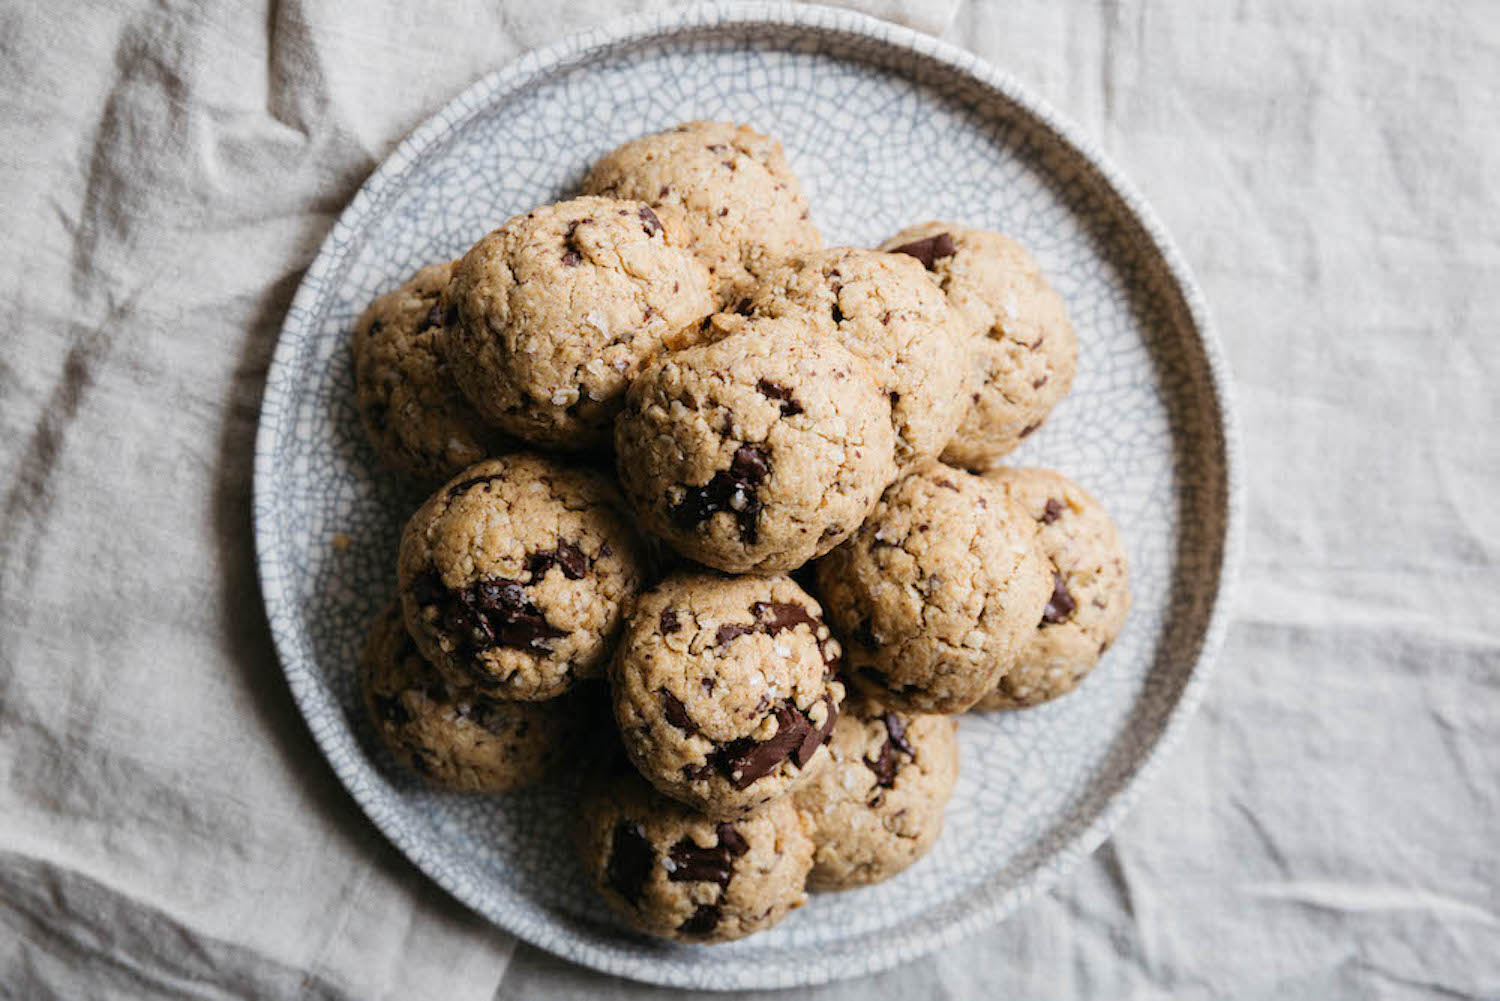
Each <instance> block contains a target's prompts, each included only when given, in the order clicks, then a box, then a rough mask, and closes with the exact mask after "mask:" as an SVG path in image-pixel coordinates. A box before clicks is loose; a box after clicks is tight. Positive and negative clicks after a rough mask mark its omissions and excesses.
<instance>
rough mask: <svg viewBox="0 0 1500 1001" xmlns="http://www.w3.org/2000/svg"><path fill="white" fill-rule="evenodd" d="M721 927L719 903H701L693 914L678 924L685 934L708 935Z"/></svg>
mask: <svg viewBox="0 0 1500 1001" xmlns="http://www.w3.org/2000/svg"><path fill="white" fill-rule="evenodd" d="M717 927H719V905H718V904H699V905H698V909H697V910H696V911H694V912H693V913H692V915H691V916H690V917H689V918H688V919H687V920H686V921H684V922H683V923H682V924H680V925H678V926H677V930H678V931H680V932H682V933H683V934H684V935H707V934H709V933H710V932H712V931H713V930H714V929H715V928H717Z"/></svg>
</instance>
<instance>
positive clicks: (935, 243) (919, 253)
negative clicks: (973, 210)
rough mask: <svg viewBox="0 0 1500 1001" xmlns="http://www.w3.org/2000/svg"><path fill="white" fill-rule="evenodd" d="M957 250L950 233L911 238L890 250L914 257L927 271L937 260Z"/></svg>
mask: <svg viewBox="0 0 1500 1001" xmlns="http://www.w3.org/2000/svg"><path fill="white" fill-rule="evenodd" d="M957 252H958V244H956V243H954V242H953V234H952V233H939V234H937V235H936V236H929V237H926V238H924V239H921V240H913V241H912V242H911V243H903V244H902V245H901V246H899V247H895V248H893V249H892V250H891V253H893V254H905V255H906V256H907V257H915V258H916V259H917V260H919V261H921V262H922V267H924V268H926V269H927V270H928V271H931V270H932V266H933V265H934V264H936V263H937V262H938V261H940V260H942V259H943V258H945V257H952V256H953V255H954V254H956V253H957Z"/></svg>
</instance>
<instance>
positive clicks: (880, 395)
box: [353, 122, 1130, 942]
mask: <svg viewBox="0 0 1500 1001" xmlns="http://www.w3.org/2000/svg"><path fill="white" fill-rule="evenodd" d="M353 352H354V362H355V378H356V383H357V392H358V401H359V411H360V414H361V419H362V421H363V424H364V427H365V430H366V432H367V433H368V436H369V439H370V442H371V444H372V445H373V447H374V451H375V453H376V455H377V456H378V458H379V459H380V460H381V462H382V463H383V464H384V465H385V466H387V467H389V469H390V470H392V471H394V472H396V473H399V474H403V475H407V476H412V477H418V478H421V479H424V480H426V481H428V482H432V483H435V482H437V481H439V480H446V482H443V484H442V485H441V486H440V487H438V488H437V490H436V492H435V493H433V494H432V495H431V497H430V498H429V499H428V500H427V502H426V503H425V504H423V505H422V507H421V508H420V509H419V510H418V511H417V512H416V513H415V514H413V515H412V516H411V518H410V520H409V521H408V522H407V524H406V527H405V531H404V533H403V535H402V539H401V546H400V553H399V556H398V559H397V586H398V589H399V600H398V601H397V602H396V603H393V604H392V605H391V607H390V608H388V609H387V610H386V611H385V612H384V613H383V614H382V615H381V616H380V618H379V619H378V621H377V622H376V623H375V625H374V627H373V629H372V631H371V633H370V636H369V639H368V641H367V643H366V645H365V650H364V653H363V657H362V664H361V672H362V682H363V686H364V691H365V696H366V704H367V707H368V709H369V712H370V715H371V718H372V720H373V722H374V725H375V729H376V731H377V732H378V734H379V736H380V738H381V739H382V740H383V741H384V743H386V744H387V745H388V746H389V748H390V749H391V751H392V752H393V753H394V755H395V756H396V757H397V758H398V759H399V760H400V761H401V762H402V763H403V764H405V765H406V766H407V767H408V768H409V769H410V770H412V771H413V772H415V773H416V774H418V775H420V776H421V777H423V778H424V779H426V780H428V781H430V782H432V783H434V784H436V785H438V786H441V787H444V788H449V789H455V790H464V791H469V792H479V793H503V792H506V791H508V790H512V789H516V788H520V787H523V786H527V785H530V784H532V783H535V782H538V781H541V780H544V779H545V778H547V777H549V776H552V775H556V774H559V773H563V772H580V771H581V772H584V773H586V778H585V781H584V784H583V791H582V792H581V793H580V796H581V800H580V802H579V804H578V811H577V815H578V818H579V829H578V831H577V832H576V836H577V842H578V845H579V850H580V857H581V860H582V864H583V865H584V866H585V867H586V868H587V870H588V873H589V874H590V876H591V877H592V878H593V880H594V881H595V883H596V884H597V885H598V887H599V890H600V892H601V894H602V895H603V898H604V900H605V901H607V902H608V903H609V904H610V905H611V906H612V907H614V908H615V909H616V910H617V911H619V912H620V913H621V914H622V915H624V916H625V918H626V919H627V920H628V921H630V923H631V924H632V925H633V926H635V927H637V928H639V929H641V930H643V931H645V932H648V933H650V934H652V935H658V936H662V937H666V938H672V939H678V940H683V941H692V942H719V941H727V940H730V939H735V938H740V937H742V936H745V935H748V934H751V933H753V932H756V931H760V930H762V929H765V928H768V927H770V926H771V925H773V924H775V923H776V922H777V921H779V920H780V919H781V918H782V917H783V916H784V915H785V914H786V913H787V912H788V911H789V910H791V909H792V908H795V907H797V906H800V904H801V903H802V901H803V899H804V893H805V890H806V888H808V887H811V888H813V889H816V890H838V889H844V888H848V887H854V886H861V885H867V884H870V883H874V882H877V881H879V880H883V879H886V878H888V877H890V876H892V875H894V874H896V873H898V872H900V871H901V870H903V869H904V868H906V867H907V866H909V865H911V864H912V863H913V862H914V861H916V860H917V859H918V858H919V857H921V856H922V855H923V854H924V853H926V852H927V850H928V849H929V848H930V847H931V846H932V844H933V843H934V842H935V841H936V839H937V837H938V834H939V833H940V831H941V827H942V820H943V810H944V807H945V805H946V803H947V800H948V798H949V796H950V794H951V792H952V790H953V787H954V782H955V779H956V776H957V772H958V750H957V744H956V741H955V733H954V727H955V721H954V719H953V716H954V714H957V713H962V712H965V711H966V710H970V709H976V708H977V709H982V710H1011V709H1019V708H1023V707H1026V706H1032V705H1036V704H1037V703H1040V702H1045V701H1047V700H1049V699H1053V698H1056V697H1058V696H1060V695H1063V694H1065V693H1067V692H1069V691H1071V690H1072V689H1073V688H1074V687H1075V686H1076V685H1077V684H1078V683H1079V681H1080V680H1081V679H1082V678H1083V676H1084V675H1085V674H1087V673H1088V672H1089V670H1090V669H1091V668H1092V667H1093V666H1094V665H1095V664H1096V663H1097V661H1098V660H1099V658H1100V656H1101V654H1103V652H1104V651H1105V649H1106V648H1107V647H1108V646H1109V644H1110V642H1111V641H1112V640H1113V639H1114V638H1115V636H1116V634H1117V633H1118V632H1119V630H1120V628H1121V626H1122V624H1123V622H1124V619H1125V616H1126V613H1127V611H1128V609H1129V605H1130V593H1129V588H1128V584H1127V571H1126V564H1125V556H1124V553H1123V551H1122V549H1121V546H1120V542H1119V539H1118V537H1117V535H1116V532H1115V528H1114V526H1113V524H1112V523H1111V522H1110V519H1109V516H1108V515H1107V514H1106V513H1105V512H1104V511H1103V510H1102V508H1101V507H1100V506H1099V504H1098V502H1097V501H1095V500H1094V499H1093V498H1092V497H1090V496H1089V494H1087V493H1086V492H1085V491H1084V490H1083V489H1082V488H1080V487H1079V486H1077V485H1076V484H1074V483H1072V482H1071V481H1069V480H1067V479H1066V478H1064V477H1063V476H1061V475H1059V474H1057V473H1054V472H1049V471H1046V470H1041V469H1020V468H1011V467H1006V466H1003V465H1001V464H1000V463H999V460H1000V459H1001V458H1002V457H1004V456H1005V455H1006V454H1007V453H1009V452H1010V451H1012V450H1013V449H1014V448H1015V447H1016V446H1017V445H1018V444H1019V443H1020V441H1021V440H1022V439H1023V438H1025V437H1026V436H1027V435H1029V434H1030V433H1031V432H1032V431H1034V430H1036V428H1037V427H1038V426H1039V425H1040V424H1041V423H1042V422H1043V421H1044V420H1045V419H1046V418H1047V415H1048V414H1049V412H1050V411H1051V410H1052V408H1053V407H1054V406H1055V405H1056V404H1057V402H1058V401H1059V400H1060V399H1061V398H1062V397H1063V396H1064V395H1065V394H1066V393H1067V392H1068V390H1069V388H1070V386H1071V383H1072V379H1073V368H1074V362H1075V358H1076V354H1077V344H1076V341H1075V338H1074V332H1073V329H1072V327H1071V325H1070V324H1069V321H1068V317H1067V314H1066V312H1065V310H1064V308H1063V303H1062V300H1061V298H1060V297H1059V296H1058V295H1057V293H1056V292H1055V291H1054V290H1053V289H1052V288H1051V286H1049V285H1048V283H1047V281H1046V280H1045V279H1044V278H1043V276H1042V274H1041V272H1040V271H1039V270H1038V268H1037V266H1036V263H1035V262H1034V261H1033V260H1032V259H1031V257H1030V256H1029V255H1028V254H1027V253H1026V251H1024V250H1023V249H1022V248H1021V247H1020V246H1019V245H1017V244H1016V243H1015V242H1014V241H1012V240H1010V239H1008V238H1007V237H1005V236H1001V235H999V234H996V233H988V232H983V231H979V230H975V229H971V228H968V227H965V226H960V225H954V224H949V223H938V222H930V223H924V224H922V225H919V226H915V227H912V228H911V229H908V230H905V231H903V232H901V233H897V234H896V235H895V236H893V237H891V238H890V239H889V240H888V241H887V242H886V243H884V244H883V245H882V246H881V247H880V248H879V249H876V250H867V249H861V248H857V247H828V248H825V247H824V246H823V245H822V239H821V237H820V235H819V233H818V231H817V229H816V228H815V227H814V226H813V224H812V222H811V221H810V215H809V212H808V208H807V202H806V199H805V198H804V196H803V194H802V192H801V189H800V186H799V184H798V182H797V179H796V178H795V177H794V176H793V174H792V172H791V170H790V168H789V167H788V165H787V162H786V159H785V156H784V155H783V153H782V150H781V147H780V145H779V144H777V143H776V142H775V141H773V140H771V139H769V138H767V137H765V136H762V135H760V134H758V133H756V132H754V131H753V130H751V129H749V128H747V127H744V126H740V125H731V124H721V123H712V122H694V123H689V124H686V125H682V126H679V127H677V128H675V129H672V130H670V131H668V132H664V133H661V134H659V135H652V136H647V137H644V138H641V139H637V140H634V141H632V142H628V143H626V144H625V145H624V146H621V147H620V148H618V149H616V150H615V151H613V152H611V153H610V154H608V155H607V156H605V157H604V158H603V159H602V160H601V161H600V162H599V163H598V164H596V165H595V166H594V168H593V170H592V171H591V172H590V173H589V175H588V177H587V178H586V180H585V181H584V184H583V193H582V194H581V195H579V196H578V197H575V198H571V199H569V200H567V201H563V202H559V203H557V204H554V205H548V206H545V207H542V208H538V209H535V210H533V211H531V212H528V213H526V214H525V215H520V216H517V217H515V218H513V219H511V220H510V221H508V222H506V223H505V224H504V225H503V226H501V227H500V228H499V229H497V230H495V231H494V232H492V233H490V234H489V235H488V236H486V237H484V238H483V239H482V240H480V241H479V242H478V243H477V244H475V245H474V246H473V248H472V249H470V250H469V251H468V253H466V254H465V255H464V256H463V257H462V258H461V259H460V260H458V261H454V262H451V263H445V264H436V265H433V266H431V267H428V268H425V269H424V270H422V271H420V272H418V273H417V274H416V275H415V276H414V277H412V278H411V279H410V281H408V282H407V283H406V284H405V285H403V286H401V287H400V288H398V289H396V290H395V291H392V292H390V293H388V294H386V295H384V296H382V297H380V298H379V299H377V300H376V301H375V302H374V304H373V305H371V306H370V308H369V309H368V310H367V311H366V312H365V314H364V315H363V316H362V317H361V318H360V320H359V322H358V324H357V325H356V328H355V331H354V343H353ZM815 595H816V597H815ZM601 680H603V681H607V691H605V688H606V686H605V685H604V684H602V683H601ZM604 705H607V706H608V707H609V708H608V710H607V711H606V710H603V709H602V708H601V707H602V706H604ZM601 720H610V721H611V722H612V723H613V724H614V725H613V726H609V725H605V726H601V725H599V724H600V721H601ZM601 733H604V734H607V735H608V739H607V740H604V741H602V745H603V746H602V747H601V741H600V739H599V738H600V734H601ZM559 834H560V835H562V834H563V832H559Z"/></svg>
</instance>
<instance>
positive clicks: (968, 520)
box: [816, 461, 1052, 713]
mask: <svg viewBox="0 0 1500 1001" xmlns="http://www.w3.org/2000/svg"><path fill="white" fill-rule="evenodd" d="M816 570H817V583H818V593H819V594H821V595H822V596H823V600H824V601H825V602H826V607H827V609H828V617H829V621H830V622H831V623H832V624H833V626H834V628H835V630H836V631H837V633H838V635H839V636H840V637H841V638H842V639H843V640H844V641H845V648H844V658H845V663H846V664H847V666H848V667H849V668H850V669H851V670H852V671H853V675H852V677H853V680H854V681H855V683H856V684H857V685H858V686H859V687H860V688H861V689H862V690H865V691H867V692H868V693H870V694H871V695H873V696H874V697H875V698H876V699H878V700H879V701H880V702H882V703H884V704H886V705H889V706H892V707H897V708H904V709H912V710H916V711H918V712H938V713H956V712H962V711H963V710H965V709H967V708H969V707H970V706H971V705H973V704H974V703H975V702H977V701H979V699H980V698H982V697H983V696H985V695H988V694H989V693H990V692H992V691H994V690H995V686H996V685H997V684H998V683H999V680H1000V676H1001V675H1002V674H1004V673H1005V672H1006V671H1008V670H1010V668H1011V666H1012V664H1014V662H1015V659H1016V656H1017V654H1018V653H1019V652H1020V650H1021V648H1022V646H1023V645H1024V644H1025V643H1026V642H1028V641H1029V640H1030V638H1031V635H1032V633H1033V632H1034V630H1035V628H1036V623H1037V622H1038V621H1040V619H1041V617H1042V610H1043V608H1044V607H1045V606H1046V603H1047V597H1048V595H1050V594H1051V593H1052V575H1051V573H1050V572H1049V569H1048V566H1047V561H1046V559H1045V558H1044V557H1043V556H1042V553H1041V549H1040V547H1039V546H1038V543H1037V533H1036V525H1035V523H1034V522H1033V521H1032V519H1031V517H1030V516H1029V515H1027V514H1026V512H1025V511H1023V510H1021V509H1020V508H1018V507H1016V506H1015V505H1014V504H1012V503H1011V502H1010V500H1008V499H1007V498H1006V496H1005V493H1004V491H1002V490H1001V489H1000V488H999V487H998V486H996V485H995V484H993V483H989V482H987V481H985V480H982V479H980V478H979V477H978V476H975V475H973V474H972V473H967V472H964V471H963V470H961V469H954V468H952V467H949V466H945V465H943V464H942V463H939V462H936V461H929V462H926V463H922V464H921V465H919V466H918V467H916V468H914V469H913V470H912V471H911V472H909V473H908V474H907V475H906V476H904V477H902V478H901V479H900V480H897V481H896V482H895V483H894V484H892V485H891V486H890V488H888V489H887V490H886V492H885V495H884V496H883V497H881V499H880V503H879V504H877V505H876V506H875V511H874V513H872V514H871V515H870V518H869V520H867V521H866V522H865V523H864V525H862V526H861V527H860V530H859V531H858V532H856V533H855V534H854V536H853V538H851V539H850V540H849V541H848V542H845V543H844V544H843V545H842V546H840V547H839V548H837V549H835V550H834V551H833V552H831V553H829V554H828V555H827V556H825V557H823V559H821V560H819V561H818V564H817V568H816Z"/></svg>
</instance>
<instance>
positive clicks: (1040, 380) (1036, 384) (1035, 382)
mask: <svg viewBox="0 0 1500 1001" xmlns="http://www.w3.org/2000/svg"><path fill="white" fill-rule="evenodd" d="M1047 378H1048V377H1047V376H1045V375H1043V376H1039V377H1037V378H1035V379H1032V380H1031V388H1032V389H1041V388H1042V387H1043V386H1045V385H1047Z"/></svg>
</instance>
